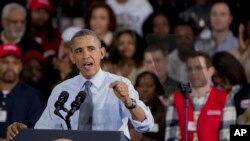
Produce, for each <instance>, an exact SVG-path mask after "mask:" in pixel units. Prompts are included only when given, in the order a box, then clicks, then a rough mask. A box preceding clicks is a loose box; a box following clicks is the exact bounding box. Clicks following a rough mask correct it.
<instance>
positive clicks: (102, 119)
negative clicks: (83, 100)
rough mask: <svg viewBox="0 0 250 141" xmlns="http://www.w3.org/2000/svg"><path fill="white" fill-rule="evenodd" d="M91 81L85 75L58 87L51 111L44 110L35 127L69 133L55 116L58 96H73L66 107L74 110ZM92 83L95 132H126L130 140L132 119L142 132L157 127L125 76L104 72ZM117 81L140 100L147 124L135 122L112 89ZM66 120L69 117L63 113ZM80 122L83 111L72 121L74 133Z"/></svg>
mask: <svg viewBox="0 0 250 141" xmlns="http://www.w3.org/2000/svg"><path fill="white" fill-rule="evenodd" d="M86 81H87V79H86V78H84V77H83V76H82V75H81V74H80V75H78V76H75V77H74V78H71V79H68V80H66V81H64V82H62V83H60V84H59V85H57V86H56V87H55V88H54V89H53V91H52V94H51V96H50V97H49V100H48V103H47V107H46V109H45V110H44V112H43V114H42V116H41V117H40V119H39V120H38V122H37V123H36V125H35V128H37V129H67V126H66V124H65V122H64V120H62V119H61V118H59V117H58V116H56V115H55V114H54V110H55V108H54V103H55V102H56V100H57V99H58V96H59V95H60V94H61V92H62V91H67V92H68V93H69V98H68V100H67V102H66V103H65V107H66V108H67V109H70V104H71V103H72V101H73V100H74V99H75V97H76V95H77V94H78V92H79V91H81V90H84V83H85V82H86ZM89 81H91V82H92V84H93V85H92V86H91V87H90V89H91V93H92V94H93V104H94V111H93V122H92V123H93V124H92V129H93V130H105V131H107V130H108V131H124V134H125V136H127V137H128V138H130V135H129V130H128V126H127V123H128V119H131V122H132V124H133V125H134V127H135V128H136V129H137V130H138V131H142V132H143V131H148V130H149V128H151V127H152V126H153V124H154V119H153V116H152V114H151V111H150V109H149V108H148V107H146V106H145V105H144V103H143V102H142V101H140V100H139V96H138V93H137V91H136V90H135V89H134V87H133V85H132V84H131V82H130V81H129V80H128V79H126V78H124V77H121V76H117V75H114V74H111V73H108V72H104V71H102V70H101V69H100V70H99V71H98V73H97V74H96V75H95V76H94V77H93V78H91V79H90V80H89ZM114 81H123V82H125V83H126V84H127V85H128V88H129V96H130V97H131V98H133V99H135V100H136V102H137V104H138V106H140V107H141V108H142V109H143V111H144V113H145V115H146V119H145V120H144V121H143V122H140V121H136V120H132V118H131V114H130V112H129V110H128V109H127V108H126V107H125V106H124V104H123V102H122V101H120V100H119V99H118V97H117V96H116V95H115V94H114V91H113V89H112V88H110V87H109V85H110V84H111V83H112V82H114ZM61 113H62V115H63V116H64V117H65V115H66V113H65V112H61ZM78 119H79V110H78V111H76V112H75V114H74V115H73V116H72V117H71V126H72V129H73V130H77V127H78Z"/></svg>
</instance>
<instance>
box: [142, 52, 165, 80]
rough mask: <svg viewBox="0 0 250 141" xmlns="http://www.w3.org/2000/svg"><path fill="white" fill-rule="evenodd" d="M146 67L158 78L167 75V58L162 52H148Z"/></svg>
mask: <svg viewBox="0 0 250 141" xmlns="http://www.w3.org/2000/svg"><path fill="white" fill-rule="evenodd" d="M144 65H145V67H146V69H147V70H148V71H150V72H153V73H155V74H156V75H157V76H158V77H162V76H164V75H166V73H167V67H166V66H167V58H166V57H165V56H164V55H163V53H162V52H161V50H155V51H152V52H146V53H145V54H144Z"/></svg>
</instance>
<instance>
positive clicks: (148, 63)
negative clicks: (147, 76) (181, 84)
mask: <svg viewBox="0 0 250 141" xmlns="http://www.w3.org/2000/svg"><path fill="white" fill-rule="evenodd" d="M168 63H169V59H168V54H167V51H166V49H164V48H163V47H159V46H158V47H148V48H147V49H146V50H145V52H144V67H145V69H146V70H147V71H150V72H152V73H154V74H156V75H157V77H158V79H159V81H160V82H161V84H162V85H163V87H164V90H165V93H164V94H163V95H162V96H163V98H164V99H167V98H168V97H169V96H170V95H171V94H172V93H173V92H175V91H176V90H178V82H177V81H176V80H174V79H172V78H171V77H170V76H169V75H168V71H167V66H168ZM165 106H167V105H165Z"/></svg>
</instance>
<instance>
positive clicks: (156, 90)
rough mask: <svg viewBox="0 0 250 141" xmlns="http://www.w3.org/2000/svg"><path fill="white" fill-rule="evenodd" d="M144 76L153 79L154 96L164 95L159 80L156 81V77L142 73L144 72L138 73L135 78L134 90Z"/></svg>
mask: <svg viewBox="0 0 250 141" xmlns="http://www.w3.org/2000/svg"><path fill="white" fill-rule="evenodd" d="M146 75H149V76H150V77H152V78H153V80H154V83H155V92H156V94H157V95H162V94H164V93H165V91H164V88H163V86H162V84H161V82H160V80H159V79H158V77H157V76H156V75H155V74H154V73H152V72H148V71H144V72H142V73H140V74H139V75H138V76H137V77H136V80H135V88H137V87H138V85H139V81H140V80H141V78H142V77H143V76H146Z"/></svg>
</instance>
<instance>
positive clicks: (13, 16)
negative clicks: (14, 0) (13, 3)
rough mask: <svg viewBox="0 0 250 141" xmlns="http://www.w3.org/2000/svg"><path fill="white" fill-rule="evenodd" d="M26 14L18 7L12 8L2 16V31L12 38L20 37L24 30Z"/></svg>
mask: <svg viewBox="0 0 250 141" xmlns="http://www.w3.org/2000/svg"><path fill="white" fill-rule="evenodd" d="M25 24H26V16H25V13H24V12H23V11H22V10H20V9H13V10H11V11H10V12H9V15H8V16H7V17H6V18H5V17H3V18H2V25H3V29H4V33H5V34H6V35H7V36H9V37H10V38H13V39H20V38H21V37H22V36H23V34H24V32H25Z"/></svg>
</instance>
